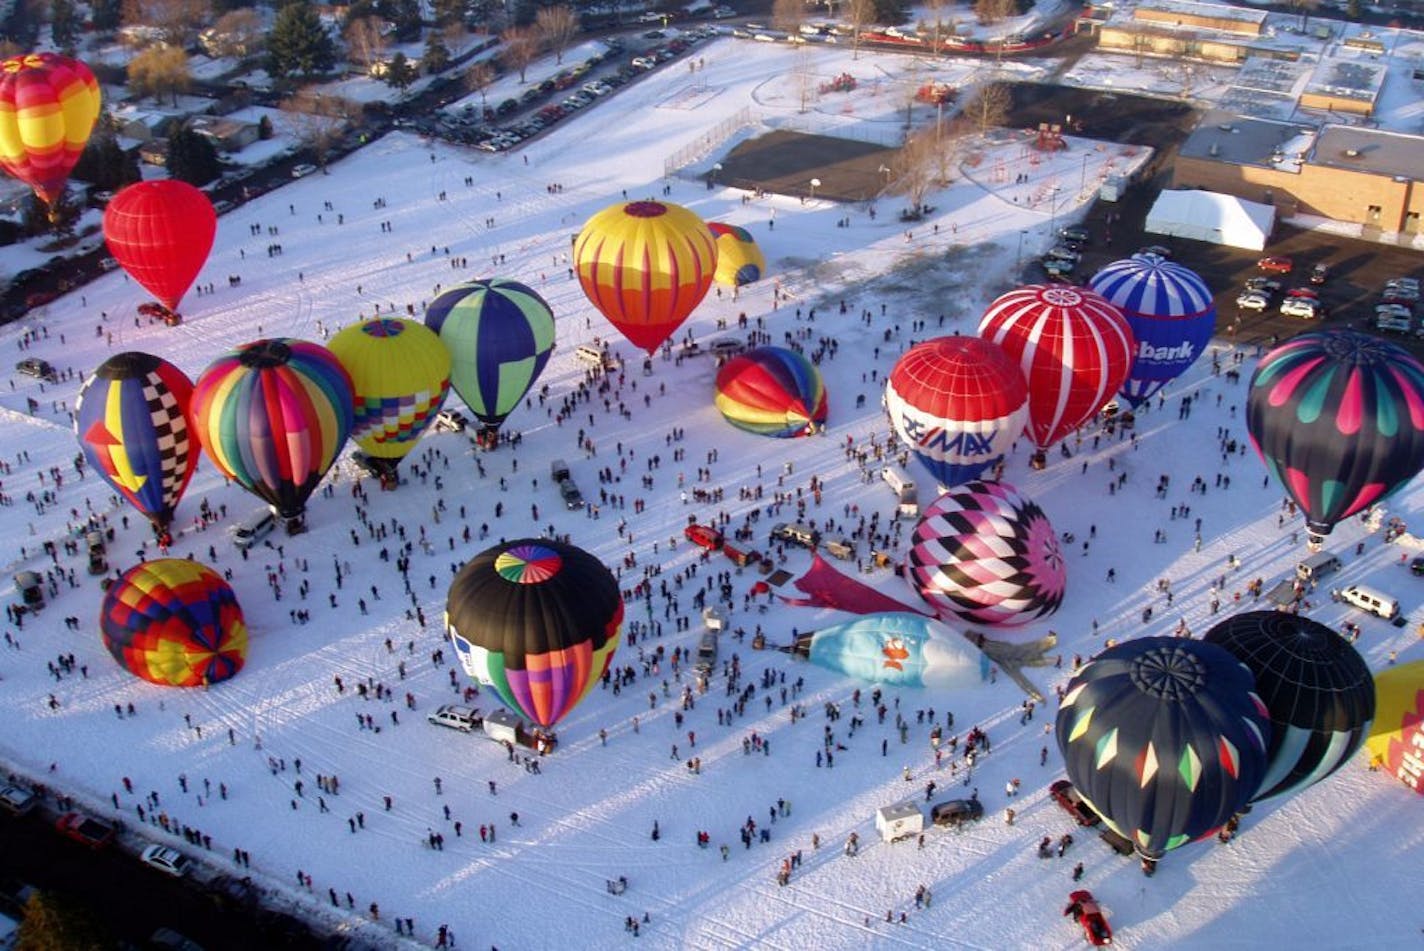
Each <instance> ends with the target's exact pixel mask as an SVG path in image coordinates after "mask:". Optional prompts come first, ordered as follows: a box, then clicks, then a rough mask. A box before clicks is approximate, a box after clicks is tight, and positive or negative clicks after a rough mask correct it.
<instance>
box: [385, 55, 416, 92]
mask: <svg viewBox="0 0 1424 951" xmlns="http://www.w3.org/2000/svg"><path fill="white" fill-rule="evenodd" d="M385 80H386V85H388V86H390V87H392V88H393V89H396V90H399V92H400V93H401V95H405V91H406V90H407V89H409V88H410V84H411V83H413V82H415V67H414V66H412V65H411V64H410V60H409V59H407V58H406V55H405V54H404V53H402V52H401V51H400V50H396V55H394V56H392V57H391V61H390V63H389V64H388V65H387V66H386V75H385Z"/></svg>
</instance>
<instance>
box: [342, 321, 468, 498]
mask: <svg viewBox="0 0 1424 951" xmlns="http://www.w3.org/2000/svg"><path fill="white" fill-rule="evenodd" d="M328 346H329V347H330V349H331V352H332V353H333V354H335V355H336V359H338V360H340V361H341V365H342V366H343V367H345V368H346V372H347V373H349V374H350V375H351V387H352V389H353V390H354V392H355V413H354V416H353V421H352V426H351V441H352V442H354V443H356V445H358V446H360V447H361V450H362V451H363V452H365V453H366V455H367V456H369V457H370V458H371V460H372V462H373V463H374V464H376V465H377V466H378V467H382V471H389V472H392V473H393V472H394V471H395V468H396V466H397V465H398V464H399V463H400V460H402V459H404V458H405V457H406V455H407V454H408V453H409V452H410V451H411V450H412V449H414V448H415V444H416V443H417V442H419V440H420V436H421V434H422V433H424V432H425V430H426V429H427V428H428V427H429V426H430V424H431V422H433V421H434V419H435V414H436V413H438V412H440V407H442V406H444V405H445V398H446V397H447V396H448V395H449V394H450V351H449V350H447V349H446V347H445V344H443V343H441V342H440V338H439V337H437V336H436V335H435V333H434V332H433V331H431V330H429V329H428V328H427V327H425V325H424V324H419V323H416V322H415V321H413V320H407V319H405V318H404V317H373V318H371V319H370V320H363V321H361V322H360V323H358V324H352V325H351V326H349V327H345V328H343V329H342V330H341V331H340V332H339V333H337V334H336V335H335V336H334V337H332V338H331V342H330V344H328Z"/></svg>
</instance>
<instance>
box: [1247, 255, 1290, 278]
mask: <svg viewBox="0 0 1424 951" xmlns="http://www.w3.org/2000/svg"><path fill="white" fill-rule="evenodd" d="M1256 266H1257V267H1258V268H1260V269H1261V270H1263V271H1269V272H1271V273H1272V274H1289V273H1290V272H1291V270H1292V269H1293V268H1294V267H1295V262H1294V261H1292V260H1291V259H1290V258H1287V257H1281V256H1279V255H1274V256H1272V257H1269V258H1262V259H1261V260H1259V261H1257V262H1256Z"/></svg>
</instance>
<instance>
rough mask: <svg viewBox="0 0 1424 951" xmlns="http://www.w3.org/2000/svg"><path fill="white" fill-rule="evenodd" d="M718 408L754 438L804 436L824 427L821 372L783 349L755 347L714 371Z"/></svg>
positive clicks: (791, 352) (807, 361) (796, 354)
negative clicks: (754, 436)
mask: <svg viewBox="0 0 1424 951" xmlns="http://www.w3.org/2000/svg"><path fill="white" fill-rule="evenodd" d="M716 402H717V409H719V410H721V412H722V416H723V418H724V419H726V420H727V422H729V423H731V424H732V425H733V426H735V427H737V428H738V429H745V430H746V431H747V432H749V433H756V434H757V435H759V436H776V437H779V438H782V439H785V438H788V437H791V436H805V435H807V434H808V433H813V432H815V431H816V430H817V429H821V428H824V427H825V425H826V415H827V406H826V384H825V382H824V381H823V380H822V379H821V371H820V370H818V369H816V367H815V365H814V364H812V363H811V361H810V360H807V359H806V358H805V357H804V356H802V355H801V354H799V353H797V352H795V351H794V350H787V349H786V348H784V347H758V348H756V349H755V350H749V351H747V352H746V353H744V354H741V355H740V356H736V357H733V358H732V359H731V360H728V361H727V363H726V364H724V365H723V367H722V369H720V370H718V371H717V397H716Z"/></svg>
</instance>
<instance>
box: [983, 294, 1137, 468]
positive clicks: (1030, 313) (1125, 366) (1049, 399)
mask: <svg viewBox="0 0 1424 951" xmlns="http://www.w3.org/2000/svg"><path fill="white" fill-rule="evenodd" d="M979 335H980V336H981V337H983V338H984V339H986V340H991V341H993V342H994V343H997V344H998V345H999V346H1000V347H1002V348H1003V349H1004V352H1006V353H1007V354H1009V356H1011V357H1013V358H1014V359H1015V360H1016V361H1018V364H1019V366H1020V368H1022V370H1023V374H1024V379H1025V380H1026V381H1027V382H1028V427H1027V431H1028V434H1029V436H1030V437H1031V438H1032V439H1033V441H1034V442H1035V443H1036V444H1037V445H1038V447H1039V448H1040V449H1046V448H1048V447H1049V446H1051V445H1053V444H1054V443H1056V442H1058V440H1060V439H1062V438H1063V437H1064V436H1066V435H1068V434H1069V433H1071V432H1072V431H1073V430H1075V429H1077V428H1078V427H1079V426H1081V425H1083V424H1084V423H1085V422H1087V421H1088V420H1089V419H1091V418H1092V417H1093V415H1094V414H1095V413H1097V412H1098V410H1100V409H1102V408H1103V406H1104V405H1105V404H1106V403H1107V401H1108V400H1109V399H1111V398H1112V395H1113V394H1114V393H1116V392H1117V391H1118V388H1119V387H1121V386H1122V384H1123V381H1124V380H1126V379H1127V376H1128V374H1129V373H1130V372H1131V371H1132V359H1133V351H1134V348H1135V346H1136V344H1135V343H1134V341H1133V337H1132V330H1131V328H1130V327H1129V326H1128V323H1127V319H1126V318H1125V317H1123V316H1122V313H1121V312H1120V311H1119V310H1118V309H1117V308H1116V307H1114V306H1113V305H1112V304H1110V303H1108V302H1107V301H1106V300H1105V299H1103V298H1102V297H1101V296H1099V295H1098V294H1095V293H1094V292H1092V291H1090V290H1087V289H1086V288H1082V287H1069V286H1067V285H1063V284H1030V285H1028V286H1027V287H1020V288H1018V289H1017V290H1012V291H1009V292H1008V293H1007V294H1004V295H1003V296H1001V297H1000V298H999V299H998V300H996V301H994V302H993V303H992V304H990V305H989V307H988V309H987V310H985V311H984V316H983V317H982V318H981V319H980V321H979Z"/></svg>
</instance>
